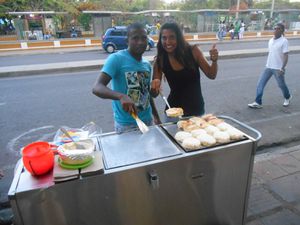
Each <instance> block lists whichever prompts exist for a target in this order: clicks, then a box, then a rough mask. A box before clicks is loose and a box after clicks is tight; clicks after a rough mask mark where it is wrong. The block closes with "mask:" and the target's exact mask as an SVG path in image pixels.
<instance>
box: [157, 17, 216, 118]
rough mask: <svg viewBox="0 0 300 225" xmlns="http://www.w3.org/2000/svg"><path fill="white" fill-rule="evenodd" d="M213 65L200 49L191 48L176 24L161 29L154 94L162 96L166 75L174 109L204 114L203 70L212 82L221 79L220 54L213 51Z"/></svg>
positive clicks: (213, 48) (211, 53)
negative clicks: (218, 77) (162, 84)
mask: <svg viewBox="0 0 300 225" xmlns="http://www.w3.org/2000/svg"><path fill="white" fill-rule="evenodd" d="M209 53H210V59H211V61H212V63H211V64H209V63H208V62H207V60H206V58H205V57H204V55H203V53H202V52H201V50H200V49H199V48H198V47H197V46H191V45H190V44H188V43H187V42H186V41H185V40H184V37H183V34H182V32H181V30H180V28H179V26H178V24H176V23H173V22H172V23H165V24H163V25H162V26H161V28H160V33H159V39H158V43H157V56H156V59H155V62H154V68H153V81H152V86H151V88H152V93H153V94H154V96H157V95H158V94H159V90H160V86H161V79H162V74H164V75H165V77H166V79H167V81H168V84H169V86H170V95H169V96H168V101H169V104H170V106H171V107H180V108H182V109H183V111H184V116H197V115H203V114H204V100H203V96H202V91H201V84H200V71H199V68H200V69H201V70H202V71H203V72H204V74H205V75H206V76H207V77H208V78H209V79H215V78H216V76H217V70H218V65H217V60H218V50H217V49H216V48H215V45H213V47H212V49H211V50H210V51H209Z"/></svg>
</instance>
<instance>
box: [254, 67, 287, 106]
mask: <svg viewBox="0 0 300 225" xmlns="http://www.w3.org/2000/svg"><path fill="white" fill-rule="evenodd" d="M272 75H274V77H275V79H276V81H277V84H278V86H279V88H280V89H281V91H282V94H283V96H284V98H285V99H289V98H290V97H291V95H290V92H289V89H288V87H287V86H286V83H285V79H284V74H282V75H280V74H279V70H276V69H270V68H266V69H265V70H264V72H263V73H262V74H261V76H260V78H259V81H258V85H257V89H256V98H255V101H256V102H257V103H258V104H260V105H261V104H262V96H263V93H264V88H265V86H266V84H267V82H268V81H269V80H270V78H271V77H272Z"/></svg>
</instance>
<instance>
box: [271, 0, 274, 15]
mask: <svg viewBox="0 0 300 225" xmlns="http://www.w3.org/2000/svg"><path fill="white" fill-rule="evenodd" d="M274 3H275V0H272V5H271V14H270V18H273V11H274Z"/></svg>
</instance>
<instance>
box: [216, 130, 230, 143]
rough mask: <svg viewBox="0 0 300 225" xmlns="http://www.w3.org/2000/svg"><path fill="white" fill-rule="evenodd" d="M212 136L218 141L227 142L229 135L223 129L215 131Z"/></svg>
mask: <svg viewBox="0 0 300 225" xmlns="http://www.w3.org/2000/svg"><path fill="white" fill-rule="evenodd" d="M214 138H215V139H216V141H217V142H218V143H227V142H229V141H230V136H229V134H228V133H227V132H225V131H216V132H215V133H214Z"/></svg>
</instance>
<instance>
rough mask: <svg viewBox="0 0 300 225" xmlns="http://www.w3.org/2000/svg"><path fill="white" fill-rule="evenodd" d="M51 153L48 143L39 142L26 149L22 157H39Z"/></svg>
mask: <svg viewBox="0 0 300 225" xmlns="http://www.w3.org/2000/svg"><path fill="white" fill-rule="evenodd" d="M49 151H50V145H49V143H48V142H44V141H39V142H33V143H31V144H29V145H27V146H25V147H24V149H23V151H22V155H23V156H25V157H30V158H34V157H39V156H41V155H43V154H45V153H48V152H49Z"/></svg>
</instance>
